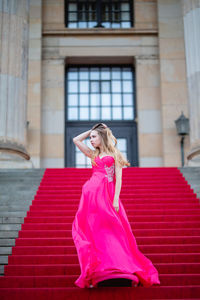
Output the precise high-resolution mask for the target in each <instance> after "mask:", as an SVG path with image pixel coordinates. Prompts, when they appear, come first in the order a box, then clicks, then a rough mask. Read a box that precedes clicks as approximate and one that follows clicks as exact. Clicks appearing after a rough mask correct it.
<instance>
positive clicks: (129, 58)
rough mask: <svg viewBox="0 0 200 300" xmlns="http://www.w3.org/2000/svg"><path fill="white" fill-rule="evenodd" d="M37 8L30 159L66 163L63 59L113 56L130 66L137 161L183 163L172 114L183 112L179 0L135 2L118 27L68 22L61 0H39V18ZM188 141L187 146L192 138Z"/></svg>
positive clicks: (99, 60)
mask: <svg viewBox="0 0 200 300" xmlns="http://www.w3.org/2000/svg"><path fill="white" fill-rule="evenodd" d="M36 2H37V4H38V5H39V6H40V7H41V2H40V1H36ZM33 3H35V2H34V1H33ZM31 5H32V4H31ZM32 9H33V6H32ZM35 9H36V8H35ZM34 11H35V10H34ZM36 11H37V13H38V15H37V17H35V18H33V19H35V25H34V27H32V28H35V36H34V35H33V36H32V44H31V45H32V48H30V50H31V49H32V51H33V55H34V53H35V55H36V57H32V59H31V58H30V61H29V66H30V68H29V70H30V77H29V119H30V120H31V119H32V125H31V122H30V127H29V151H30V152H31V154H32V156H33V158H34V161H35V165H37V166H40V167H64V151H65V149H64V142H65V141H64V115H65V113H64V109H65V107H64V106H65V105H64V104H65V95H64V84H65V66H66V65H67V64H68V63H78V64H84V63H91V64H92V63H108V64H110V63H115V62H116V61H117V62H118V63H119V62H121V63H130V64H132V65H133V66H134V67H135V72H136V101H137V120H136V121H137V122H138V143H139V164H140V166H180V164H181V155H180V144H179V137H178V136H177V133H176V128H175V123H174V121H175V119H177V118H178V117H179V115H180V113H181V111H183V112H184V114H185V115H186V116H188V103H187V85H186V66H185V51H184V34H183V19H182V8H181V3H180V1H179V0H174V1H170V0H169V1H168V0H166V1H164V0H158V1H156V0H154V1H150V0H149V1H148V0H137V1H135V7H134V11H135V26H134V28H130V29H123V30H122V29H121V30H120V29H119V30H116V29H115V30H111V29H106V30H104V29H102V28H101V29H100V28H96V29H85V30H82V31H81V30H80V29H75V30H70V29H67V28H65V25H64V0H57V1H55V0H43V1H42V21H41V15H40V13H41V10H37V9H36ZM41 22H42V51H40V50H41ZM33 23H34V21H33ZM36 24H37V25H36ZM30 26H33V24H30ZM36 27H37V28H36ZM32 33H34V30H33V32H32ZM34 46H35V47H36V49H34ZM31 74H32V76H31ZM34 74H35V75H34ZM41 74H42V75H41ZM185 146H186V147H185V150H186V151H185V152H187V151H188V149H189V138H187V139H186V145H185Z"/></svg>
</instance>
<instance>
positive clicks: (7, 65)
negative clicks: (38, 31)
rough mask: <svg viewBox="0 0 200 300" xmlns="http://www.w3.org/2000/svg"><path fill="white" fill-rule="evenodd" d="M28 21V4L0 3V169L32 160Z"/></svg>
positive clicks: (18, 1) (25, 1)
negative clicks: (28, 145)
mask: <svg viewBox="0 0 200 300" xmlns="http://www.w3.org/2000/svg"><path fill="white" fill-rule="evenodd" d="M28 20H29V0H12V1H10V0H0V167H7V165H6V161H7V163H8V164H9V163H10V164H11V161H13V162H14V161H16V160H18V161H19V159H21V160H22V158H23V161H26V160H29V159H30V156H29V154H28V153H27V150H26V131H27V118H26V113H27V112H26V111H27V72H28V70H27V69H28V68H27V66H28V32H29V22H28ZM8 167H9V166H8ZM13 167H15V164H13Z"/></svg>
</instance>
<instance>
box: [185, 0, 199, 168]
mask: <svg viewBox="0 0 200 300" xmlns="http://www.w3.org/2000/svg"><path fill="white" fill-rule="evenodd" d="M182 9H183V20H184V35H185V50H186V65H187V81H188V97H189V111H190V145H191V148H190V151H189V153H188V155H187V158H188V160H189V163H188V164H189V165H191V166H200V0H182Z"/></svg>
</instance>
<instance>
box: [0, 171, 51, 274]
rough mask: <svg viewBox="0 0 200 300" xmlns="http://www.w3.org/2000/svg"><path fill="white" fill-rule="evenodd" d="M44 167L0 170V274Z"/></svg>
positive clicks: (2, 271) (2, 272)
mask: <svg viewBox="0 0 200 300" xmlns="http://www.w3.org/2000/svg"><path fill="white" fill-rule="evenodd" d="M44 171H45V169H26V170H24V169H1V170H0V276H2V275H3V274H4V265H6V264H7V263H8V255H10V254H11V252H12V246H14V245H15V239H16V238H17V237H18V231H19V230H21V224H22V223H24V217H25V216H26V212H27V211H28V210H29V206H30V205H31V203H32V200H33V198H34V195H35V193H36V191H37V189H38V185H39V184H40V181H41V179H42V177H43V174H44Z"/></svg>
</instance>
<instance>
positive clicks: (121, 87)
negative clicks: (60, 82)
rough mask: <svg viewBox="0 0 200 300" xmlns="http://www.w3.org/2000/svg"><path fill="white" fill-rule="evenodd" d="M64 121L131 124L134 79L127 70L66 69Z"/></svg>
mask: <svg viewBox="0 0 200 300" xmlns="http://www.w3.org/2000/svg"><path fill="white" fill-rule="evenodd" d="M66 75H67V76H66V93H67V94H66V96H67V120H68V121H76V120H79V121H82V120H87V121H88V120H134V119H135V79H134V78H135V77H134V71H133V68H132V67H131V66H110V67H107V66H89V67H77V66H69V67H68V68H67V73H66Z"/></svg>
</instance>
